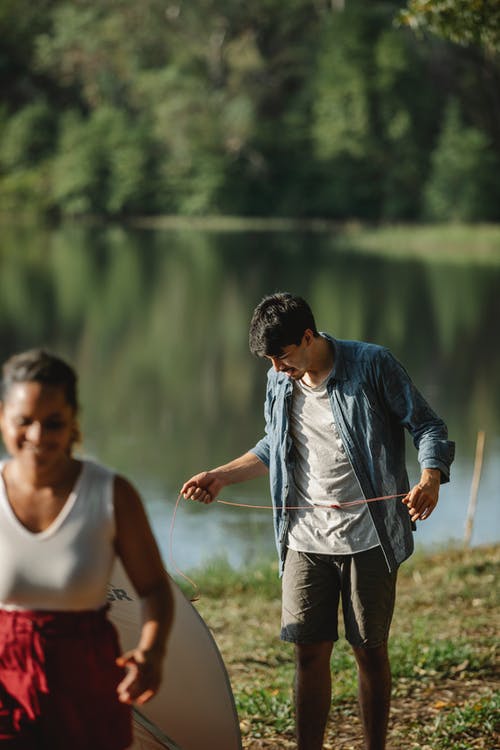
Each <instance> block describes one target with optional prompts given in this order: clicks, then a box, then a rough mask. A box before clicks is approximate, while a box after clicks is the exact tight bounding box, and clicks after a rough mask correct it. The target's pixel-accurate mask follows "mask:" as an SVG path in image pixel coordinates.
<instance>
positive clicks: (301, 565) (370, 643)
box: [281, 547, 397, 648]
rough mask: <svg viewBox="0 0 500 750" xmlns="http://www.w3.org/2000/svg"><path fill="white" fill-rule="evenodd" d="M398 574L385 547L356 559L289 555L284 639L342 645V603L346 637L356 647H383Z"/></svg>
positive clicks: (391, 612) (287, 560) (334, 556)
mask: <svg viewBox="0 0 500 750" xmlns="http://www.w3.org/2000/svg"><path fill="white" fill-rule="evenodd" d="M396 577H397V573H396V571H394V572H393V573H390V572H389V570H388V568H387V563H386V561H385V557H384V553H383V552H382V549H381V547H374V548H373V549H370V550H367V551H366V552H358V553H356V554H354V555H318V554H312V553H309V552H295V550H291V549H289V550H287V554H286V560H285V570H284V573H283V598H282V616H281V638H282V640H284V641H291V642H293V643H318V642H320V641H336V640H338V637H339V635H338V609H339V602H340V599H342V611H343V615H344V627H345V633H346V638H347V640H348V641H349V643H350V644H351V645H352V646H354V647H365V648H372V647H375V646H380V645H381V644H382V643H385V642H386V641H387V638H388V637H389V628H390V626H391V620H392V614H393V611H394V600H395V593H396Z"/></svg>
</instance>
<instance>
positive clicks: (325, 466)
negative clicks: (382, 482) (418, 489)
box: [288, 378, 379, 555]
mask: <svg viewBox="0 0 500 750" xmlns="http://www.w3.org/2000/svg"><path fill="white" fill-rule="evenodd" d="M327 381H328V378H327V379H326V380H325V381H324V382H323V383H321V384H320V385H319V386H316V387H309V386H307V385H306V384H305V383H303V382H302V381H294V385H293V398H292V412H291V415H290V434H291V437H292V440H293V460H294V470H293V480H294V490H295V492H294V493H292V494H291V496H290V497H291V499H290V505H293V506H300V509H299V510H291V511H290V526H289V531H288V546H289V547H290V548H291V549H294V550H297V551H300V552H315V553H321V554H329V555H333V554H353V553H355V552H363V551H364V550H367V549H371V548H372V547H376V546H377V545H378V544H379V540H378V536H377V532H376V529H375V525H374V523H373V520H372V517H371V515H370V512H369V510H368V505H367V504H366V502H364V503H362V504H360V505H356V506H354V507H348V508H345V509H336V508H331V509H329V508H328V507H327V506H329V505H332V504H335V505H340V506H342V504H343V503H349V502H352V501H354V500H362V499H364V498H363V492H362V490H361V487H360V485H359V482H358V480H357V477H356V475H355V474H354V471H353V468H352V466H351V464H350V461H349V459H348V457H347V455H346V453H345V450H344V446H343V444H342V441H341V439H340V436H339V433H338V431H337V428H336V426H335V423H334V419H333V413H332V407H331V404H330V399H329V396H328V391H327V389H326V383H327ZM315 506H319V507H315ZM302 508H303V510H302Z"/></svg>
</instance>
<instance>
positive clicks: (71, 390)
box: [0, 349, 78, 411]
mask: <svg viewBox="0 0 500 750" xmlns="http://www.w3.org/2000/svg"><path fill="white" fill-rule="evenodd" d="M15 383H43V384H44V385H53V386H60V387H61V388H63V389H64V392H65V396H66V400H67V402H68V404H69V405H70V406H72V407H73V408H74V409H75V411H78V392H77V391H78V388H77V383H78V376H77V374H76V372H75V370H74V369H73V368H72V367H71V365H69V364H68V363H67V362H65V361H64V360H63V359H61V358H60V357H57V356H56V355H55V354H51V353H50V352H48V351H46V350H45V349H29V350H28V351H25V352H20V353H19V354H14V355H13V356H12V357H9V359H8V360H6V362H4V365H3V367H2V381H1V391H0V398H1V399H2V400H4V399H5V398H6V396H7V394H8V392H9V390H10V389H11V387H12V386H13V385H14V384H15Z"/></svg>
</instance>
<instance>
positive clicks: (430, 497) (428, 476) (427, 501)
mask: <svg viewBox="0 0 500 750" xmlns="http://www.w3.org/2000/svg"><path fill="white" fill-rule="evenodd" d="M440 484H441V472H440V471H439V469H424V470H423V471H422V476H421V477H420V482H419V483H418V484H416V485H415V486H414V487H412V489H411V490H410V491H409V493H408V494H407V495H406V497H404V498H403V503H404V504H405V505H407V506H408V512H409V514H410V518H411V520H412V521H425V519H426V518H429V516H430V514H431V513H432V511H433V510H434V508H435V507H436V505H437V502H438V497H439V486H440Z"/></svg>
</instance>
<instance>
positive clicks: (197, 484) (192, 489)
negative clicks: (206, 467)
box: [181, 471, 224, 505]
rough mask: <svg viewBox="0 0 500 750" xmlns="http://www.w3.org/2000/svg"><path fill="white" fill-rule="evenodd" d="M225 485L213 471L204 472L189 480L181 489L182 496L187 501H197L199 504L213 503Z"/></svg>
mask: <svg viewBox="0 0 500 750" xmlns="http://www.w3.org/2000/svg"><path fill="white" fill-rule="evenodd" d="M223 486H224V484H223V482H222V481H221V480H220V478H219V477H218V475H217V474H216V473H215V472H213V471H202V472H201V473H200V474H195V475H194V477H191V479H188V481H187V482H185V483H184V484H183V486H182V489H181V495H182V496H183V497H184V498H185V499H186V500H196V501H197V502H198V503H205V505H208V503H212V502H213V501H214V500H215V498H216V497H217V495H218V494H219V492H220V491H221V489H222V488H223Z"/></svg>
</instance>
